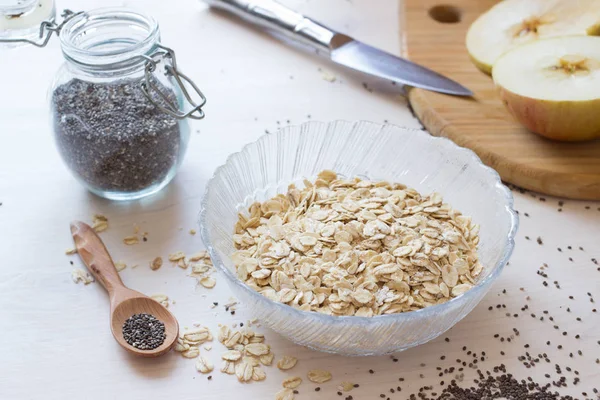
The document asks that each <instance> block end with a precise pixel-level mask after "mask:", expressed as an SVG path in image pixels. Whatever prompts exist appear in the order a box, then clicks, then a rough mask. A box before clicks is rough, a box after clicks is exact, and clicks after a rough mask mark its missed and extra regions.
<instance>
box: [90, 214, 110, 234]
mask: <svg viewBox="0 0 600 400" xmlns="http://www.w3.org/2000/svg"><path fill="white" fill-rule="evenodd" d="M92 229H93V230H94V231H95V232H96V233H100V232H104V231H105V230H107V229H108V218H106V217H105V216H104V215H102V214H94V217H93V219H92Z"/></svg>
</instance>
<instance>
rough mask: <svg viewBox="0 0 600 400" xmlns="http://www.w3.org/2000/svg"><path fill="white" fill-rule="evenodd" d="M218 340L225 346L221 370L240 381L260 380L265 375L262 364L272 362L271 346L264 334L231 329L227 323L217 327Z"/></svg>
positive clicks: (249, 330) (248, 330)
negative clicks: (266, 341)
mask: <svg viewBox="0 0 600 400" xmlns="http://www.w3.org/2000/svg"><path fill="white" fill-rule="evenodd" d="M219 342H221V343H222V344H223V346H225V347H227V351H225V352H224V353H223V354H222V355H221V358H222V359H223V364H222V366H221V372H223V373H226V374H230V375H235V376H237V378H238V380H239V381H240V382H248V381H251V380H252V381H262V380H264V379H265V378H266V377H267V375H266V374H265V371H264V370H263V369H262V367H261V364H262V365H271V364H272V363H273V357H274V355H273V353H272V352H271V346H269V345H268V344H266V343H264V342H265V336H264V335H263V334H262V333H257V332H254V331H252V330H251V329H247V328H245V329H242V330H239V331H238V330H231V329H230V328H229V327H228V326H227V325H222V326H221V328H220V329H219Z"/></svg>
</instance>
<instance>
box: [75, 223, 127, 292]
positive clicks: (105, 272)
mask: <svg viewBox="0 0 600 400" xmlns="http://www.w3.org/2000/svg"><path fill="white" fill-rule="evenodd" d="M71 234H72V235H73V240H74V241H75V247H77V252H78V253H79V256H80V257H81V259H82V260H83V263H84V264H85V266H86V267H87V268H88V269H89V270H90V272H91V273H92V275H94V278H96V280H97V281H98V282H100V283H101V284H102V286H104V288H105V289H106V290H107V291H108V293H109V294H110V295H111V296H112V294H113V293H114V292H115V290H116V289H117V288H120V287H123V286H124V285H123V281H121V277H120V276H119V273H118V272H117V270H116V268H115V264H114V263H113V260H112V258H111V257H110V254H108V250H106V246H104V243H102V240H101V239H100V237H98V235H97V234H96V232H94V230H93V229H92V228H91V227H90V226H89V225H88V224H86V223H83V222H80V221H73V222H71Z"/></svg>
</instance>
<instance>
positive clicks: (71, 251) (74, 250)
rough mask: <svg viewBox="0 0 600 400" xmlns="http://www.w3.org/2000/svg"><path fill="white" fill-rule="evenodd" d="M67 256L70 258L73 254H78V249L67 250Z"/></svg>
mask: <svg viewBox="0 0 600 400" xmlns="http://www.w3.org/2000/svg"><path fill="white" fill-rule="evenodd" d="M65 254H66V255H68V256H72V255H73V254H77V249H67V250H65Z"/></svg>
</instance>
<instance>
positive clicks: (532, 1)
mask: <svg viewBox="0 0 600 400" xmlns="http://www.w3.org/2000/svg"><path fill="white" fill-rule="evenodd" d="M567 35H600V0H504V1H501V2H500V3H498V4H496V5H495V6H494V7H492V8H491V9H490V10H488V11H487V12H486V13H484V14H482V15H481V16H480V17H479V18H478V19H477V20H475V22H473V24H472V25H471V27H470V28H469V31H468V32H467V50H468V51H469V55H470V56H471V59H472V60H473V62H474V63H475V65H476V66H477V68H479V69H481V70H482V71H483V72H485V73H488V74H489V73H491V70H492V65H494V62H495V61H496V60H497V59H498V57H499V56H500V55H501V54H503V53H505V52H506V51H508V50H510V49H512V48H514V47H516V46H518V45H521V44H523V43H528V42H532V41H534V40H537V39H542V38H548V37H553V36H567Z"/></svg>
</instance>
